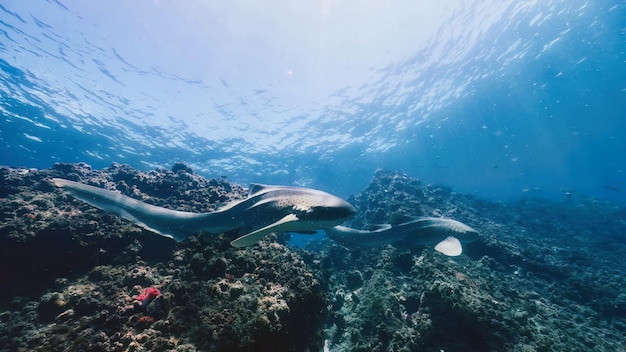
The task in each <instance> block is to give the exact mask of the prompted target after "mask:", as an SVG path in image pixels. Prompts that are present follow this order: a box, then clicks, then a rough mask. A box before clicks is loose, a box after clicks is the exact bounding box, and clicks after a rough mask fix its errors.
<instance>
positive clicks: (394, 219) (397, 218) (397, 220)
mask: <svg viewBox="0 0 626 352" xmlns="http://www.w3.org/2000/svg"><path fill="white" fill-rule="evenodd" d="M417 219H419V217H416V216H410V215H404V214H401V213H393V214H391V216H389V223H390V224H391V225H399V224H404V223H405V222H409V221H413V220H417Z"/></svg>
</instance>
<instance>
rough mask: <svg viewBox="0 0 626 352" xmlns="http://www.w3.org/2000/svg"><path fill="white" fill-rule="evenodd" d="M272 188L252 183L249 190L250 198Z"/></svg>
mask: <svg viewBox="0 0 626 352" xmlns="http://www.w3.org/2000/svg"><path fill="white" fill-rule="evenodd" d="M269 187H270V186H268V185H262V184H260V183H251V184H250V187H249V188H248V196H252V195H254V194H257V193H259V192H261V191H263V190H264V189H266V188H269Z"/></svg>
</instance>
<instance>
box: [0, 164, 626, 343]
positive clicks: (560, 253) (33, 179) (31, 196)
mask: <svg viewBox="0 0 626 352" xmlns="http://www.w3.org/2000/svg"><path fill="white" fill-rule="evenodd" d="M51 177H64V178H68V179H72V180H77V181H81V182H85V183H89V184H92V185H96V186H99V187H104V188H107V189H116V190H118V191H120V192H122V193H123V194H126V195H129V196H131V197H135V198H137V199H140V200H142V201H145V202H148V203H151V204H155V205H159V206H165V207H169V208H172V209H178V210H185V211H194V212H200V211H212V210H215V209H216V208H217V207H218V206H219V205H220V204H222V203H226V202H228V201H231V200H238V199H242V198H243V197H245V196H246V190H245V189H244V188H243V187H241V186H239V185H236V184H232V183H230V182H228V181H227V180H224V179H205V178H203V177H201V176H199V175H196V174H194V173H193V170H191V169H190V168H189V167H187V166H186V165H184V164H176V165H175V166H174V167H173V168H172V170H171V171H170V170H164V169H159V170H154V171H150V172H141V171H138V170H136V169H133V168H131V167H129V166H127V165H119V164H113V165H111V167H109V168H106V169H103V170H93V169H92V168H91V167H90V166H89V165H86V164H56V165H54V166H53V167H52V168H50V169H46V170H35V169H19V168H10V167H0V195H1V198H0V268H1V269H0V288H1V290H0V351H26V350H28V351H269V350H273V351H322V350H325V351H442V350H443V351H565V350H566V351H588V350H596V351H602V350H604V351H623V350H625V349H626V341H625V340H624V334H623V332H624V331H626V294H624V293H623V287H625V285H626V275H625V271H626V268H624V266H623V265H619V263H621V260H622V258H624V256H625V255H626V237H625V234H626V210H625V209H623V208H619V207H615V206H613V205H611V204H607V203H603V202H599V201H597V200H594V199H590V198H587V197H585V196H583V195H579V194H574V195H572V196H571V197H568V198H567V199H564V200H563V201H562V202H548V201H545V200H539V199H532V198H525V199H521V200H519V201H517V202H515V203H510V204H503V203H493V202H487V201H484V200H481V199H478V198H475V197H473V196H469V195H465V194H458V193H455V192H453V191H452V190H450V189H446V188H443V187H439V186H435V185H424V184H422V182H420V181H419V180H417V179H414V178H411V177H408V176H407V175H404V174H401V173H396V172H390V171H382V170H379V171H377V172H376V174H375V175H374V177H373V178H372V180H371V183H370V184H369V186H368V187H367V188H366V189H365V190H363V191H362V192H361V193H359V194H356V195H354V196H352V197H350V198H349V201H350V202H351V203H352V204H354V205H355V207H356V208H357V210H358V212H357V216H356V217H355V218H354V219H353V221H352V222H351V223H350V224H347V225H349V226H352V227H354V228H368V227H369V226H371V225H373V224H377V223H385V222H387V219H388V218H389V217H390V216H391V215H392V214H395V213H400V214H404V215H411V216H414V215H426V216H445V217H450V218H453V219H455V220H459V221H462V222H464V223H466V224H468V225H470V226H472V227H473V228H475V229H477V230H478V231H479V232H480V240H479V241H476V242H474V243H471V244H469V245H467V246H466V247H465V248H464V254H463V255H461V256H460V257H454V258H451V257H446V256H444V255H441V254H440V253H438V252H436V251H434V250H433V248H430V247H427V246H424V247H422V246H414V247H411V248H396V247H393V246H390V245H386V246H380V247H374V248H361V249H352V250H348V249H346V248H344V247H342V246H340V245H338V244H336V243H334V242H333V241H331V240H329V239H323V240H321V241H314V242H310V243H309V244H308V246H307V247H306V248H296V247H293V246H290V245H288V242H287V241H288V238H289V236H287V235H283V234H276V235H271V236H268V237H266V238H264V239H263V240H262V241H260V242H259V243H258V244H257V245H254V246H250V247H246V248H243V249H236V248H233V247H231V246H230V245H229V242H230V240H231V239H232V238H233V237H234V236H236V234H235V233H225V234H221V235H219V236H215V235H202V234H199V235H198V236H192V237H190V238H189V239H187V240H185V241H183V242H180V243H176V242H174V241H172V240H170V239H168V238H164V237H161V236H158V235H155V234H153V233H151V232H149V231H146V230H143V229H141V228H139V227H137V226H135V225H132V224H131V223H129V222H127V221H125V220H123V219H120V218H118V217H116V216H113V215H110V214H107V213H105V212H102V211H99V210H97V209H94V208H92V207H90V206H88V205H87V204H85V203H83V202H80V201H78V200H76V199H74V198H72V197H71V196H68V195H66V194H64V193H63V192H62V191H61V190H59V189H57V188H55V187H53V186H52V184H51V183H50V181H49V180H50V178H51Z"/></svg>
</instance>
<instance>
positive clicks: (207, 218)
mask: <svg viewBox="0 0 626 352" xmlns="http://www.w3.org/2000/svg"><path fill="white" fill-rule="evenodd" d="M52 182H54V184H55V185H56V186H57V187H63V188H64V190H65V191H66V192H67V193H69V194H71V195H72V196H73V197H75V198H77V199H80V200H82V201H84V202H86V203H89V204H90V205H92V206H94V207H96V208H98V209H101V210H104V211H108V212H111V213H113V214H116V215H118V216H120V217H122V218H124V219H126V220H129V221H131V222H133V223H135V224H137V225H139V226H141V227H143V228H145V229H147V230H150V231H152V232H155V233H157V234H160V235H162V236H165V237H170V238H173V239H175V240H176V241H182V240H184V239H186V238H187V237H189V236H190V235H192V234H194V233H198V232H201V231H202V230H206V231H208V232H212V233H220V232H223V231H227V230H229V229H230V228H227V227H226V228H225V227H224V226H219V225H214V226H213V227H212V226H211V224H219V223H220V221H221V220H222V218H223V216H221V215H222V214H221V213H220V212H214V213H190V212H184V211H177V210H171V209H166V208H162V207H157V206H154V205H150V204H147V203H144V202H142V201H139V200H136V199H133V198H130V197H127V196H125V195H123V194H120V193H117V192H112V191H109V190H106V189H103V188H98V187H93V186H89V185H86V184H82V183H78V182H74V181H70V180H65V179H61V178H53V179H52Z"/></svg>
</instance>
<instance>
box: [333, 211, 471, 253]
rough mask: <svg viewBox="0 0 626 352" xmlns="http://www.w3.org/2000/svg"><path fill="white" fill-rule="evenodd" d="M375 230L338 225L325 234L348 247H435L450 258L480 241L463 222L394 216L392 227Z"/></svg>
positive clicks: (386, 226)
mask: <svg viewBox="0 0 626 352" xmlns="http://www.w3.org/2000/svg"><path fill="white" fill-rule="evenodd" d="M373 228H374V229H373V230H357V229H353V228H350V227H346V226H340V225H338V226H333V227H330V228H326V229H324V231H325V232H326V234H327V235H328V237H330V238H331V239H333V240H334V241H336V242H338V243H340V244H341V245H343V246H345V247H374V246H381V245H386V244H391V245H394V246H398V247H406V246H415V245H435V250H436V251H438V252H440V253H443V254H445V255H447V256H451V257H455V256H459V255H461V253H463V245H462V243H465V244H467V243H470V242H473V241H475V240H477V239H478V231H476V230H474V229H473V228H471V227H469V226H468V225H465V224H464V223H462V222H459V221H456V220H452V219H447V218H437V217H428V216H417V217H414V216H404V215H392V216H391V218H390V220H389V224H381V225H375V226H374V227H373Z"/></svg>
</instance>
